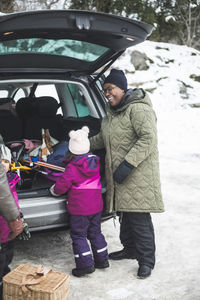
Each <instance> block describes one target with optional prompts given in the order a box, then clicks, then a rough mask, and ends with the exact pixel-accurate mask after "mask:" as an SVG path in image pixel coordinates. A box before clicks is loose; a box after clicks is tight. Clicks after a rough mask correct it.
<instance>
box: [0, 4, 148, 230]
mask: <svg viewBox="0 0 200 300" xmlns="http://www.w3.org/2000/svg"><path fill="white" fill-rule="evenodd" d="M0 24H1V26H0V134H1V135H2V136H3V139H4V143H5V144H6V145H7V146H8V147H10V149H11V150H12V156H13V160H14V162H15V164H14V166H13V168H14V167H15V169H14V170H16V172H17V173H18V174H19V175H20V177H21V180H20V182H19V183H18V185H17V193H18V196H19V204H20V207H21V210H22V212H23V214H24V218H25V219H26V221H27V223H28V224H29V227H30V230H31V231H37V230H42V229H50V228H56V227H61V226H66V225H67V224H68V214H67V211H66V207H65V198H66V196H65V195H64V196H60V197H57V198H55V197H52V196H51V195H50V194H49V188H50V186H51V185H52V184H53V183H54V181H52V180H51V179H52V178H51V179H49V177H50V176H48V175H49V174H47V173H48V172H47V170H50V169H48V168H46V169H44V168H43V167H41V166H38V165H37V159H36V161H35V162H33V158H37V157H38V156H37V155H36V154H35V156H34V155H33V153H34V151H33V152H31V151H30V148H29V146H30V145H29V146H27V143H28V144H30V143H31V146H30V147H32V148H33V149H34V150H35V149H36V150H38V148H37V147H36V145H37V146H38V143H39V145H40V144H42V134H41V132H42V129H48V132H49V134H50V136H51V137H52V138H53V139H54V142H55V146H54V147H56V145H60V144H62V143H63V142H64V141H67V140H68V139H69V137H68V133H69V131H70V130H72V129H75V130H76V129H79V128H81V127H82V126H84V125H87V126H88V127H89V129H90V136H93V135H95V134H97V133H98V132H99V130H100V126H101V120H102V118H103V117H104V116H105V105H106V99H105V97H104V95H103V93H102V82H103V78H104V76H105V75H104V73H105V72H106V71H107V70H108V69H109V68H110V67H111V65H112V64H113V63H114V61H115V60H116V59H118V58H119V56H120V55H122V54H123V53H124V51H125V50H126V49H127V48H128V47H131V46H134V45H136V44H138V43H141V42H143V41H144V40H145V39H146V38H147V37H148V36H149V35H150V34H151V32H152V29H153V26H151V25H149V24H146V23H143V22H140V21H136V20H132V19H129V18H124V17H120V16H115V15H112V14H105V13H96V12H89V11H80V10H40V11H26V12H19V13H11V14H5V15H1V16H0ZM55 107H56V109H55ZM56 143H57V144H56ZM40 148H41V146H39V149H40ZM53 150H54V148H53ZM39 151H40V150H39ZM30 153H31V154H32V155H30ZM38 153H39V152H38ZM96 154H98V155H99V156H100V159H101V165H102V170H101V181H102V195H103V199H104V201H105V194H106V181H105V178H104V156H105V151H104V149H102V150H100V151H97V152H96ZM30 157H31V162H30V161H29V160H30ZM27 159H28V160H27ZM45 170H46V171H45ZM54 172H55V173H56V171H55V170H54ZM60 172H61V171H60ZM57 173H59V172H58V171H57ZM53 175H56V174H53ZM58 175H59V174H58ZM110 217H111V214H106V213H105V210H104V213H103V216H102V220H106V219H108V218H110Z"/></svg>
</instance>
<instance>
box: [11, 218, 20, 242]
mask: <svg viewBox="0 0 200 300" xmlns="http://www.w3.org/2000/svg"><path fill="white" fill-rule="evenodd" d="M8 226H9V227H10V229H11V232H10V233H9V235H8V237H9V239H10V240H13V239H14V238H15V237H16V236H17V235H18V234H20V233H21V232H22V231H23V228H24V226H23V222H22V220H21V218H20V217H18V218H17V219H16V220H13V221H10V222H8Z"/></svg>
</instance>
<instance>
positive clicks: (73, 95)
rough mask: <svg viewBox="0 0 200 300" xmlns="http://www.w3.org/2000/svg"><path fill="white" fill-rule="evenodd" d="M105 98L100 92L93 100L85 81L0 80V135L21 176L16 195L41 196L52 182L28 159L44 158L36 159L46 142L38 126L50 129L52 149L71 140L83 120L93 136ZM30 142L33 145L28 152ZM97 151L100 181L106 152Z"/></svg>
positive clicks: (98, 124) (40, 168)
mask: <svg viewBox="0 0 200 300" xmlns="http://www.w3.org/2000/svg"><path fill="white" fill-rule="evenodd" d="M96 88H97V89H99V87H98V86H97V87H96ZM94 90H95V89H93V92H94ZM99 95H100V93H99V91H98V96H99ZM96 97H97V96H96ZM104 101H105V100H104V99H103V97H102V99H101V103H102V106H101V105H100V104H99V103H100V102H99V101H95V95H92V94H91V92H90V93H89V89H87V84H85V83H84V82H81V81H80V80H79V81H68V82H67V81H59V80H58V81H47V80H38V81H32V80H29V81H22V80H18V81H11V82H6V83H2V84H1V85H0V134H1V135H2V137H3V140H4V143H5V145H7V146H8V147H9V148H10V150H11V153H12V159H13V161H14V163H15V164H14V165H12V167H13V170H15V171H17V173H18V174H19V175H20V177H21V180H20V182H19V184H18V185H17V190H18V193H19V195H20V194H22V195H23V194H24V193H25V192H26V191H29V193H30V191H31V190H32V191H35V190H37V193H38V195H44V194H45V191H46V192H47V189H48V188H49V187H50V186H51V185H52V180H51V179H52V177H50V176H47V174H45V173H46V172H45V169H44V168H43V167H41V166H38V165H36V164H33V163H32V161H33V160H35V159H36V158H37V157H38V160H42V159H41V157H40V158H39V155H40V151H41V146H42V143H43V142H44V141H43V139H42V130H47V129H48V133H49V136H50V138H51V139H52V141H53V144H52V150H53V152H54V149H58V147H59V145H63V142H64V141H65V142H66V141H68V140H69V132H70V131H71V130H77V129H79V128H81V127H82V126H85V125H86V126H88V127H89V129H90V136H93V135H95V134H97V133H98V132H99V130H100V124H101V118H102V117H103V106H104V105H105V102H104ZM97 103H98V104H97ZM30 143H31V145H32V146H33V144H34V145H35V148H34V149H33V151H31V152H30ZM38 145H39V146H38ZM36 150H37V152H36ZM65 154H66V153H65ZM96 154H98V155H99V156H100V159H101V165H102V170H101V173H102V181H103V173H104V155H105V153H104V150H103V149H102V150H99V151H96ZM30 160H31V163H30ZM63 160H64V158H63ZM47 162H48V157H47ZM55 164H56V162H55ZM28 168H29V169H28ZM46 171H49V170H47V169H46ZM47 173H48V172H47ZM49 178H51V179H49ZM33 196H35V194H33Z"/></svg>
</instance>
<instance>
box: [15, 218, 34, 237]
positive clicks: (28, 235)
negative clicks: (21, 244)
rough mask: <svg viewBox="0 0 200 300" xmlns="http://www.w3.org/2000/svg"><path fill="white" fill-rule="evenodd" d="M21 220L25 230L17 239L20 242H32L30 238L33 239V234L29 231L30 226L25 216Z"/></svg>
mask: <svg viewBox="0 0 200 300" xmlns="http://www.w3.org/2000/svg"><path fill="white" fill-rule="evenodd" d="M21 220H22V223H23V226H24V229H23V231H22V233H20V234H19V235H18V236H17V238H18V239H19V240H23V241H28V240H30V238H31V234H30V231H29V228H28V224H27V223H26V221H25V220H24V218H23V215H22V216H21Z"/></svg>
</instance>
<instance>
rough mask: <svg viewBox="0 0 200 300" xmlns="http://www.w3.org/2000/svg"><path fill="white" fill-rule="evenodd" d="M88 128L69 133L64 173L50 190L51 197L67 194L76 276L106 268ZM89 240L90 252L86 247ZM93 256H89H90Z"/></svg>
mask: <svg viewBox="0 0 200 300" xmlns="http://www.w3.org/2000/svg"><path fill="white" fill-rule="evenodd" d="M88 133H89V128H88V127H86V126H84V127H82V129H79V130H77V131H74V130H73V131H71V132H70V133H69V137H70V140H69V151H68V155H67V166H66V168H65V172H64V174H63V175H62V176H61V177H60V178H59V179H58V180H57V182H56V183H55V184H54V185H53V186H52V187H51V188H50V192H51V194H52V195H54V196H58V195H60V194H65V193H66V192H68V193H67V209H68V212H69V214H70V236H71V238H72V245H73V251H74V257H75V263H76V268H75V269H73V270H72V274H73V275H74V276H77V277H81V276H84V275H86V274H89V273H93V272H94V271H95V268H101V269H103V268H107V267H109V262H108V252H107V243H106V241H105V238H104V236H103V234H102V233H101V211H102V209H103V200H102V195H101V183H100V174H99V169H100V163H99V157H97V156H96V155H93V154H92V153H88V152H89V149H90V142H89V139H88ZM87 239H88V240H89V241H90V244H91V249H92V253H91V251H90V247H89V245H88V242H87ZM92 254H93V255H92Z"/></svg>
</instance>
